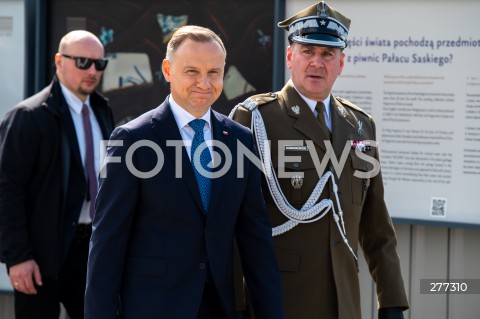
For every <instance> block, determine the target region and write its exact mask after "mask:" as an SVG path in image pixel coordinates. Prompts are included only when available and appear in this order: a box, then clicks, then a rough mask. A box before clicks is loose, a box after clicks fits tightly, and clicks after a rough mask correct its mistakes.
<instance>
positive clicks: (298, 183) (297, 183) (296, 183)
mask: <svg viewBox="0 0 480 319" xmlns="http://www.w3.org/2000/svg"><path fill="white" fill-rule="evenodd" d="M291 183H292V187H293V188H294V189H300V188H301V187H302V186H303V177H301V176H300V175H293V177H292V180H291Z"/></svg>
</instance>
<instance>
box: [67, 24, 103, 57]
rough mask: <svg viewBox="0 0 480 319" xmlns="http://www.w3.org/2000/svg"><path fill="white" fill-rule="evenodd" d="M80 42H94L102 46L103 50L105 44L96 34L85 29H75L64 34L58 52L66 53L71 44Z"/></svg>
mask: <svg viewBox="0 0 480 319" xmlns="http://www.w3.org/2000/svg"><path fill="white" fill-rule="evenodd" d="M79 42H94V43H96V44H97V45H98V46H99V47H101V48H102V51H103V44H102V42H101V41H100V40H99V39H98V38H97V36H96V35H95V34H93V33H91V32H88V31H85V30H74V31H71V32H69V33H67V34H66V35H64V36H63V38H62V39H61V40H60V44H59V45H58V52H59V53H65V52H67V51H68V47H69V46H71V45H73V44H76V43H79Z"/></svg>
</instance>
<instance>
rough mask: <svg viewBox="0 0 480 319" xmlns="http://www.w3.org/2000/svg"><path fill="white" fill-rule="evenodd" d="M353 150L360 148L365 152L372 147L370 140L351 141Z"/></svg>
mask: <svg viewBox="0 0 480 319" xmlns="http://www.w3.org/2000/svg"><path fill="white" fill-rule="evenodd" d="M350 143H351V144H350V145H351V148H352V150H354V149H356V148H358V149H359V150H360V151H362V152H365V151H369V150H371V149H372V144H371V142H370V141H350Z"/></svg>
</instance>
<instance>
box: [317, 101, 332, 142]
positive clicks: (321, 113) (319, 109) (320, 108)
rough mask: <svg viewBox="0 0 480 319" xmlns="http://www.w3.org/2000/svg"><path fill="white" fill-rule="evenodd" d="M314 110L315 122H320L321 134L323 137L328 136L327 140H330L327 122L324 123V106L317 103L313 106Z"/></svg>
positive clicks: (321, 103)
mask: <svg viewBox="0 0 480 319" xmlns="http://www.w3.org/2000/svg"><path fill="white" fill-rule="evenodd" d="M315 109H316V110H317V112H318V113H317V120H319V121H320V125H321V126H322V129H323V133H324V134H325V136H328V139H330V130H329V129H328V126H327V122H326V121H325V113H324V112H325V105H324V104H323V102H317V105H316V106H315Z"/></svg>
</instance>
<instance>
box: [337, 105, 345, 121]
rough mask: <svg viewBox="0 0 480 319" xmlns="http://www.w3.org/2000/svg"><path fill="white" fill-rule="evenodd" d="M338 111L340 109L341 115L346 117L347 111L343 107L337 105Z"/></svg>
mask: <svg viewBox="0 0 480 319" xmlns="http://www.w3.org/2000/svg"><path fill="white" fill-rule="evenodd" d="M337 111H338V113H340V115H341V116H342V117H344V118H345V117H347V111H345V109H344V108H343V107H341V106H337Z"/></svg>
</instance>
